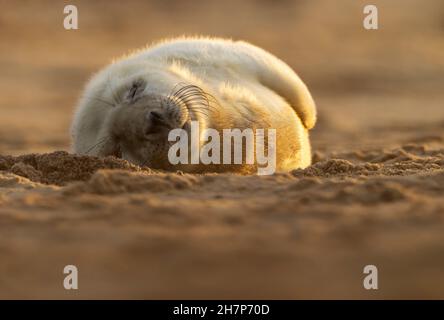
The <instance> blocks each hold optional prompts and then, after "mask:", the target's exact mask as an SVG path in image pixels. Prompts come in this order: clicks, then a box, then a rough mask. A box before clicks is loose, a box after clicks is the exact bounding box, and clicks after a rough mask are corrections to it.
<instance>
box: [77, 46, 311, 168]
mask: <svg viewBox="0 0 444 320" xmlns="http://www.w3.org/2000/svg"><path fill="white" fill-rule="evenodd" d="M191 121H198V122H199V127H200V129H201V130H200V132H203V130H204V129H206V128H212V129H216V130H218V131H220V132H222V130H223V129H231V128H239V129H241V130H242V129H245V128H252V129H259V128H263V129H275V130H276V148H275V151H276V170H277V171H290V170H292V169H296V168H305V167H307V166H309V165H310V164H311V149H310V142H309V135H308V130H309V129H311V128H313V126H314V125H315V123H316V107H315V103H314V101H313V99H312V97H311V95H310V92H309V91H308V89H307V87H306V86H305V84H304V83H303V82H302V80H301V79H300V78H299V77H298V76H297V75H296V73H295V72H294V71H293V70H292V69H291V68H290V67H289V66H288V65H287V64H285V63H284V62H283V61H281V60H279V59H278V58H276V57H275V56H273V55H272V54H270V53H268V52H266V51H265V50H263V49H260V48H258V47H256V46H253V45H251V44H249V43H246V42H243V41H231V40H224V39H214V38H180V39H173V40H169V41H165V42H162V43H160V44H157V45H154V46H152V47H148V48H146V49H143V50H140V51H138V52H136V53H133V54H131V55H129V56H125V57H123V58H121V59H119V60H116V61H114V62H113V63H111V64H110V65H108V66H106V67H105V68H104V69H103V70H101V71H100V72H99V73H98V74H96V75H95V76H94V77H93V78H92V79H91V80H90V82H89V83H88V84H87V86H86V88H85V90H84V93H83V95H82V98H81V99H80V102H79V104H78V106H77V108H76V112H75V115H74V120H73V123H72V127H71V135H72V149H73V152H74V153H78V154H88V155H95V156H107V155H114V156H117V157H121V158H123V159H126V160H128V161H130V162H132V163H135V164H137V165H140V166H145V165H146V166H149V167H152V168H158V169H164V170H182V171H184V172H209V171H217V172H224V171H231V172H241V173H252V171H253V170H255V168H256V165H247V164H245V165H227V164H217V165H214V164H213V165H203V164H194V165H192V164H188V165H181V164H178V165H172V164H171V163H170V161H169V160H168V150H169V148H170V147H171V145H172V142H170V141H168V132H169V131H170V130H172V129H174V128H183V129H185V130H190V122H191ZM200 139H201V137H199V140H200ZM198 143H201V141H199V142H198Z"/></svg>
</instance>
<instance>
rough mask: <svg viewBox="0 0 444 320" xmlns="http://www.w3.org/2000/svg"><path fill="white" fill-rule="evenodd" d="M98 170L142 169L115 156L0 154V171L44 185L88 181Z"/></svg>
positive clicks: (55, 153) (60, 152)
mask: <svg viewBox="0 0 444 320" xmlns="http://www.w3.org/2000/svg"><path fill="white" fill-rule="evenodd" d="M99 169H125V170H129V171H141V169H140V168H139V167H137V166H134V165H132V164H130V163H129V162H127V161H125V160H121V159H117V158H114V157H106V158H97V157H90V156H79V155H72V154H68V153H67V152H64V151H57V152H52V153H46V154H29V155H22V156H18V157H13V156H1V155H0V170H4V171H8V172H12V173H14V174H16V175H18V176H22V177H26V178H28V179H29V180H31V181H34V182H41V183H45V184H55V185H65V184H66V183H68V182H71V181H78V180H88V179H89V178H90V177H91V176H92V175H93V174H94V172H96V171H97V170H99ZM145 170H146V171H149V169H145Z"/></svg>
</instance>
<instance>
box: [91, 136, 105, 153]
mask: <svg viewBox="0 0 444 320" xmlns="http://www.w3.org/2000/svg"><path fill="white" fill-rule="evenodd" d="M109 139H110V137H109V136H105V137H102V138H101V139H100V140H99V141H98V142H97V143H96V144H94V145H93V146H92V147H91V148H89V149H88V150H87V151H86V154H89V153H90V152H91V151H92V150H94V149H95V148H96V147H98V146H99V145H102V147H103V144H104V143H106V142H107V141H108V140H109Z"/></svg>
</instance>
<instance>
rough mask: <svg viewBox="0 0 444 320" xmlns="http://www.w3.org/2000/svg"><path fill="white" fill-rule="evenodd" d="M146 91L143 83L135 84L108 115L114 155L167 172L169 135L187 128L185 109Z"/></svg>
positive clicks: (178, 104) (169, 98)
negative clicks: (171, 132)
mask: <svg viewBox="0 0 444 320" xmlns="http://www.w3.org/2000/svg"><path fill="white" fill-rule="evenodd" d="M145 87H146V83H145V82H144V81H136V82H134V83H133V84H132V86H131V87H130V88H129V89H128V90H127V92H126V94H125V95H124V97H123V98H122V99H121V101H120V102H119V103H118V104H117V105H116V107H115V108H114V110H113V112H112V114H111V117H110V119H109V127H108V128H109V135H110V137H111V139H112V141H113V145H114V146H115V148H114V150H113V154H114V155H116V156H119V157H121V158H123V159H125V160H128V161H130V162H132V163H135V164H138V165H140V166H145V165H146V166H150V167H152V168H159V169H168V168H169V166H168V163H169V162H168V149H169V147H170V146H171V144H172V142H169V141H168V134H169V132H170V131H171V130H172V129H176V128H186V127H187V124H188V123H189V121H190V119H189V113H188V109H187V107H186V105H185V104H184V103H181V102H180V100H178V99H177V98H175V97H174V96H163V95H161V94H153V93H146V91H145Z"/></svg>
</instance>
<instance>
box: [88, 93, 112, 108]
mask: <svg viewBox="0 0 444 320" xmlns="http://www.w3.org/2000/svg"><path fill="white" fill-rule="evenodd" d="M84 98H85V99H89V100H96V101H99V102H103V103H105V104H107V105H109V106H111V107H115V104H113V103H112V102H109V101H107V100H104V99H101V98H98V97H93V96H85V97H84Z"/></svg>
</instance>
